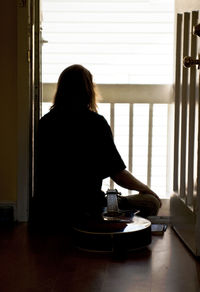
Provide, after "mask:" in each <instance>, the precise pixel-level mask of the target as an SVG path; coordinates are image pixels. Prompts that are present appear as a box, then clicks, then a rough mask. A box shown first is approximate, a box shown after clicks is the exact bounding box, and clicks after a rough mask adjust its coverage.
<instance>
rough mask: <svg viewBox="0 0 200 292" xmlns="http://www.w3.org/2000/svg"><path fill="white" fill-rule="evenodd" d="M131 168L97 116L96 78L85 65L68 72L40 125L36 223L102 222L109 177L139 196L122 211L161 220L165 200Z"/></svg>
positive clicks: (122, 202)
mask: <svg viewBox="0 0 200 292" xmlns="http://www.w3.org/2000/svg"><path fill="white" fill-rule="evenodd" d="M125 168H126V166H125V164H124V162H123V160H122V158H121V156H120V154H119V153H118V151H117V149H116V146H115V144H114V141H113V136H112V132H111V129H110V126H109V125H108V123H107V122H106V120H105V119H104V117H103V116H101V115H99V114H98V113H97V105H96V93H95V86H94V84H93V80H92V75H91V73H90V72H89V71H88V70H87V69H86V68H84V67H83V66H81V65H72V66H70V67H68V68H66V69H65V70H64V71H63V72H62V73H61V75H60V77H59V80H58V85H57V91H56V94H55V98H54V103H53V106H52V107H51V110H50V112H49V113H47V114H46V115H45V116H43V117H42V118H41V120H40V121H39V129H38V157H37V163H36V191H35V196H34V206H36V207H34V208H36V209H37V212H35V215H34V216H33V217H35V219H36V220H38V221H39V222H43V223H45V224H52V223H53V224H57V223H62V222H70V221H72V222H73V221H74V220H82V219H81V218H83V217H84V214H90V215H91V216H94V217H95V216H98V215H99V214H101V212H102V208H103V207H104V206H105V205H106V199H105V194H104V192H102V190H101V186H102V180H103V179H105V178H107V177H111V178H112V179H113V180H114V182H116V183H117V184H118V185H120V186H122V187H124V188H127V189H130V190H136V191H138V193H139V195H131V196H128V197H124V198H121V199H120V201H119V207H120V208H124V209H131V208H137V209H140V210H141V213H140V214H141V216H148V215H155V214H157V212H158V209H159V207H160V199H159V198H158V197H157V195H156V194H155V193H154V192H153V191H152V190H151V189H150V188H149V187H148V186H146V185H145V184H143V183H141V182H140V181H139V180H137V179H136V178H135V177H133V176H132V175H131V174H130V173H129V172H128V171H127V170H125Z"/></svg>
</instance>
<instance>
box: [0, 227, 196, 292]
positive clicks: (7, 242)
mask: <svg viewBox="0 0 200 292" xmlns="http://www.w3.org/2000/svg"><path fill="white" fill-rule="evenodd" d="M0 291H1V292H11V291H12V292H24V291H27V292H32V291H42V292H45V291H48V292H53V291H62V292H65V291H69V292H74V291H78V292H132V291H133V292H134V291H135V292H149V291H151V292H161V291H162V292H165V291H166V292H179V291H180V292H196V291H200V262H199V261H197V260H195V258H194V257H193V256H192V255H191V254H190V252H189V251H188V250H187V249H186V248H185V246H184V245H183V244H182V242H181V241H180V240H179V239H178V238H177V236H176V234H175V233H174V231H173V230H172V229H171V228H168V229H167V231H166V232H165V234H164V236H154V237H153V241H152V244H151V245H150V246H149V247H148V248H145V249H143V250H140V251H137V252H134V253H131V254H129V255H128V257H127V258H125V259H116V258H113V257H112V256H110V255H100V254H89V253H84V252H81V251H78V250H76V249H74V248H73V246H72V245H71V244H70V242H69V240H68V239H67V237H65V236H63V235H62V236H61V235H57V236H39V237H36V236H32V237H30V236H29V235H28V232H27V225H26V224H19V225H17V226H16V227H15V228H14V229H12V230H10V231H5V230H4V231H2V230H1V231H0Z"/></svg>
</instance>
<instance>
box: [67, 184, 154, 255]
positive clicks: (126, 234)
mask: <svg viewBox="0 0 200 292" xmlns="http://www.w3.org/2000/svg"><path fill="white" fill-rule="evenodd" d="M106 195H107V208H105V210H104V212H103V213H102V216H101V220H89V221H88V222H84V223H80V224H77V225H76V226H74V227H73V238H74V242H75V245H76V246H77V247H78V248H79V249H82V250H86V251H93V252H108V253H119V252H120V253H121V252H123V253H124V252H127V251H132V250H135V249H139V248H143V247H145V246H147V245H149V244H150V243H151V222H150V221H149V220H147V219H145V218H142V217H139V216H137V215H136V214H138V213H139V211H135V212H134V211H130V210H128V211H124V210H119V208H118V200H117V198H118V196H119V195H120V193H119V192H118V191H117V190H116V189H115V190H113V189H109V190H108V191H107V192H106Z"/></svg>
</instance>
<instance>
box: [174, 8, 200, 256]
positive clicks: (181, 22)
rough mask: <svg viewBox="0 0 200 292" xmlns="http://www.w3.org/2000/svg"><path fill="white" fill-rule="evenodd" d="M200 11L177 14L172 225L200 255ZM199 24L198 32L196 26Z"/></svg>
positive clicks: (195, 252) (193, 250)
mask: <svg viewBox="0 0 200 292" xmlns="http://www.w3.org/2000/svg"><path fill="white" fill-rule="evenodd" d="M198 23H199V11H193V12H185V13H183V14H178V15H177V31H176V36H177V37H176V74H175V128H174V132H175V136H174V195H173V196H172V198H171V200H170V210H171V220H172V226H173V228H174V230H175V231H176V232H177V234H178V235H179V236H180V237H181V238H182V240H183V241H184V242H185V244H186V245H187V246H188V247H189V249H190V250H191V251H192V252H193V253H194V254H195V255H196V256H199V255H200V236H199V233H200V232H199V226H200V209H199V208H200V121H199V117H200V108H199V106H200V102H199V98H200V94H199V77H198V75H199V70H198V69H199V68H198V64H199V54H200V49H199V43H200V39H199V37H198V34H199V32H198V28H199V26H198V25H197V24H198ZM195 27H196V34H194V28H195Z"/></svg>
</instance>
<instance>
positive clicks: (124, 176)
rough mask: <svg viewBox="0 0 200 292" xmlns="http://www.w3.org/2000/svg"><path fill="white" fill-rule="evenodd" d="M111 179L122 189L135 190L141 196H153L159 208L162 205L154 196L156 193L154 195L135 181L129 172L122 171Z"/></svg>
mask: <svg viewBox="0 0 200 292" xmlns="http://www.w3.org/2000/svg"><path fill="white" fill-rule="evenodd" d="M111 178H112V180H114V182H115V183H117V184H118V185H119V186H121V187H123V188H126V189H129V190H135V191H138V192H139V193H142V194H151V195H153V196H155V197H156V198H157V199H158V200H159V202H160V206H161V205H162V203H161V200H160V198H159V197H158V196H157V195H156V193H154V192H153V191H152V190H151V189H150V188H149V187H148V186H147V185H145V184H143V183H142V182H141V181H139V180H138V179H136V178H135V177H134V176H133V175H132V174H131V173H130V172H129V171H127V170H122V171H120V172H118V173H117V174H115V175H113V176H112V177H111Z"/></svg>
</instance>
